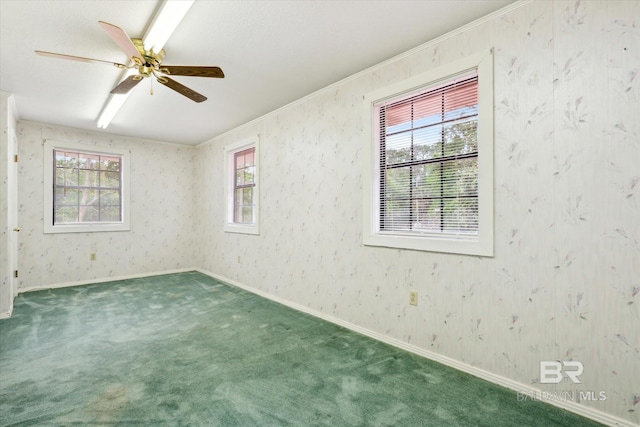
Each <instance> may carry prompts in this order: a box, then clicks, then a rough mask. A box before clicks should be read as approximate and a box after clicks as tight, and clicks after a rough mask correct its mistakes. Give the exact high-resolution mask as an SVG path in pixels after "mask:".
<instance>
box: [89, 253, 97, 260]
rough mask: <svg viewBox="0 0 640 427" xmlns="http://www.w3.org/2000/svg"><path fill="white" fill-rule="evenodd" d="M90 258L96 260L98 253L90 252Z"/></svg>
mask: <svg viewBox="0 0 640 427" xmlns="http://www.w3.org/2000/svg"><path fill="white" fill-rule="evenodd" d="M89 260H90V261H95V260H96V254H95V252H91V253H90V254H89Z"/></svg>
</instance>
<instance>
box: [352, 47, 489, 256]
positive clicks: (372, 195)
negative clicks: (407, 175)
mask: <svg viewBox="0 0 640 427" xmlns="http://www.w3.org/2000/svg"><path fill="white" fill-rule="evenodd" d="M473 69H477V73H478V129H477V135H478V204H479V206H478V234H477V235H475V236H473V237H466V236H452V235H437V234H430V235H424V234H421V235H417V234H408V233H405V234H403V233H400V232H389V231H381V230H380V219H379V218H380V215H379V212H380V197H379V195H380V183H379V174H380V156H379V148H380V147H379V138H378V135H377V134H378V131H379V128H378V127H377V126H376V123H377V122H378V121H379V118H378V117H376V114H375V107H374V106H375V105H376V104H379V103H380V102H382V101H385V100H390V99H394V98H399V97H402V96H406V95H409V94H411V93H412V92H416V91H418V90H423V89H425V88H428V87H430V86H436V85H437V84H438V83H441V82H443V81H446V80H447V79H449V78H451V77H453V76H455V75H459V74H460V73H464V72H466V71H470V70H473ZM493 105H494V100H493V52H492V50H489V51H485V52H481V53H477V54H474V55H470V56H467V57H465V58H464V59H460V60H458V61H455V62H452V63H450V64H447V65H444V66H442V67H439V68H437V69H434V70H431V71H428V72H425V73H423V74H419V75H416V76H414V77H411V78H408V79H406V80H403V81H401V82H398V83H395V84H392V85H389V86H387V87H384V88H381V89H379V90H376V91H373V92H370V93H368V94H366V95H365V96H364V105H363V108H364V111H363V133H364V138H365V156H364V162H365V172H364V176H363V184H364V191H363V192H364V200H363V217H364V218H363V219H364V224H363V234H362V237H363V243H364V245H367V246H383V247H390V248H400V249H413V250H420V251H431V252H444V253H454V254H465V255H477V256H488V257H491V256H493V250H494V248H493V246H494V235H493V234H494V231H493V217H494V213H493V145H494V144H493V139H494V135H493Z"/></svg>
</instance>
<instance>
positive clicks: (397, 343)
mask: <svg viewBox="0 0 640 427" xmlns="http://www.w3.org/2000/svg"><path fill="white" fill-rule="evenodd" d="M196 271H199V272H201V273H203V274H206V275H207V276H211V277H213V278H214V279H218V280H220V281H222V282H225V283H228V284H230V285H232V286H235V287H238V288H241V289H244V290H246V291H248V292H251V293H253V294H256V295H259V296H261V297H263V298H266V299H269V300H272V301H275V302H277V303H279V304H282V305H285V306H287V307H290V308H293V309H294V310H297V311H301V312H303V313H306V314H309V315H311V316H314V317H317V318H320V319H322V320H326V321H327V322H331V323H334V324H336V325H338V326H342V327H344V328H347V329H349V330H352V331H354V332H357V333H359V334H362V335H365V336H368V337H370V338H373V339H375V340H378V341H381V342H383V343H386V344H389V345H392V346H394V347H397V348H401V349H403V350H406V351H409V352H411V353H414V354H417V355H419V356H422V357H425V358H427V359H430V360H433V361H436V362H439V363H442V364H443V365H446V366H449V367H452V368H454V369H457V370H459V371H462V372H466V373H468V374H471V375H473V376H475V377H478V378H482V379H483V380H486V381H489V382H491V383H493V384H497V385H499V386H502V387H506V388H508V389H510V390H514V391H516V392H519V393H523V394H525V395H526V396H541V394H542V391H541V390H539V389H536V388H534V387H531V386H530V385H528V384H522V383H520V382H517V381H514V380H511V379H509V378H506V377H503V376H500V375H496V374H493V373H491V372H489V371H485V370H483V369H480V368H477V367H475V366H471V365H468V364H466V363H463V362H460V361H458V360H455V359H452V358H450V357H446V356H443V355H440V354H437V353H434V352H432V351H429V350H426V349H424V348H421V347H417V346H415V345H412V344H408V343H406V342H404V341H401V340H398V339H396V338H392V337H389V336H386V335H383V334H381V333H378V332H375V331H372V330H369V329H366V328H363V327H361V326H358V325H356V324H353V323H350V322H347V321H345V320H342V319H340V318H337V317H334V316H331V315H329V314H326V313H322V312H319V311H316V310H313V309H310V308H309V307H306V306H303V305H301V304H298V303H295V302H291V301H288V300H285V299H282V298H280V297H277V296H275V295H271V294H269V293H267V292H264V291H261V290H260V289H255V288H252V287H250V286H247V285H245V284H243V283H240V282H237V281H235V280H233V279H229V278H227V277H224V276H221V275H219V274H215V273H212V272H210V271H206V270H203V269H200V268H196ZM544 402H545V403H549V404H551V405H554V406H557V407H559V408H562V409H565V410H567V411H570V412H573V413H575V414H578V415H581V416H583V417H585V418H589V419H591V420H594V421H597V422H599V423H602V424H605V425H608V426H619V427H637V425H636V424H633V423H632V422H631V421H627V420H623V419H621V418H618V417H616V416H613V415H610V414H607V413H606V412H602V411H598V410H596V409H593V408H590V407H588V406H584V405H580V404H578V403H575V402H571V401H561V400H551V399H550V400H545V401H544Z"/></svg>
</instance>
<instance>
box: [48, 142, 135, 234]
mask: <svg viewBox="0 0 640 427" xmlns="http://www.w3.org/2000/svg"><path fill="white" fill-rule="evenodd" d="M44 159H45V162H44V168H43V170H44V183H45V191H44V194H45V200H44V219H45V220H44V231H45V233H69V232H92V231H123V230H129V208H128V204H129V199H128V194H129V190H128V156H127V155H126V153H125V152H124V151H120V150H112V149H109V152H102V151H100V150H99V149H97V150H96V147H89V146H86V145H81V144H71V143H59V142H55V141H47V142H45V146H44Z"/></svg>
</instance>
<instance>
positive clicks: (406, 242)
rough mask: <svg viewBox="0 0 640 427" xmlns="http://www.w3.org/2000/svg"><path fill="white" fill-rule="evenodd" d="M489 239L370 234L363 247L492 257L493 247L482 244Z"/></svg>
mask: <svg viewBox="0 0 640 427" xmlns="http://www.w3.org/2000/svg"><path fill="white" fill-rule="evenodd" d="M485 241H492V240H491V239H482V238H480V239H478V238H477V237H473V238H465V237H454V236H443V237H428V238H427V237H424V236H408V235H397V234H394V235H389V234H370V235H365V236H364V241H363V243H364V245H365V246H381V247H387V248H396V249H409V250H416V251H425V252H440V253H449V254H459V255H474V256H484V257H492V256H493V245H492V244H489V243H483V242H485Z"/></svg>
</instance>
